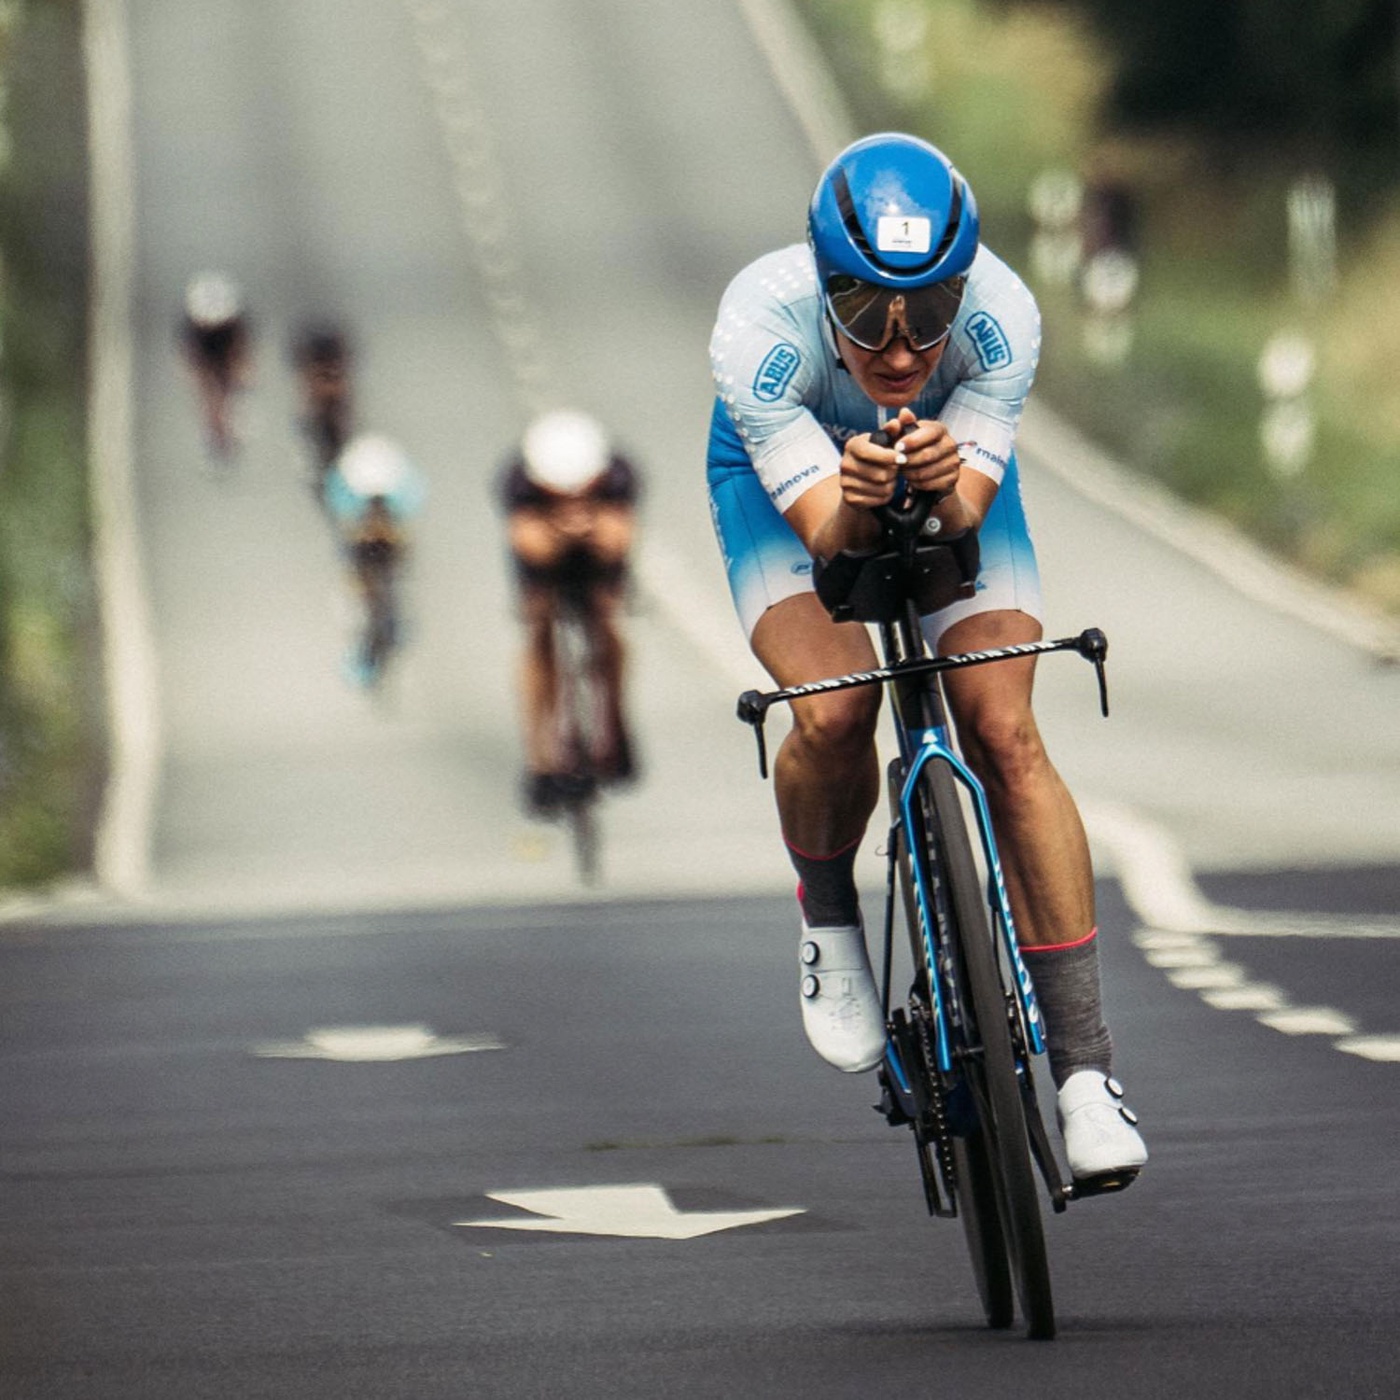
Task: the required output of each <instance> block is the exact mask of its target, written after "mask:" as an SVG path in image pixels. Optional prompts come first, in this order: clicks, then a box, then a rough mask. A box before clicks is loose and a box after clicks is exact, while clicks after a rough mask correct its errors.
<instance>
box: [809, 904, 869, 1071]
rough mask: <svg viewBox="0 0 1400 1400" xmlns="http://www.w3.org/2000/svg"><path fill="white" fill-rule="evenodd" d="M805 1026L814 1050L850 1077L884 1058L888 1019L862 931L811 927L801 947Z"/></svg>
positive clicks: (858, 929) (857, 929)
mask: <svg viewBox="0 0 1400 1400" xmlns="http://www.w3.org/2000/svg"><path fill="white" fill-rule="evenodd" d="M798 957H799V959H800V960H801V965H802V983H801V991H802V1027H803V1029H804V1030H805V1031H806V1032H807V1039H808V1040H810V1041H811V1042H812V1048H813V1049H814V1050H815V1051H816V1052H817V1054H819V1055H820V1056H821V1057H822V1059H824V1060H826V1061H827V1063H828V1064H833V1065H835V1066H836V1068H837V1069H841V1070H845V1071H846V1073H847V1074H859V1073H860V1072H861V1071H862V1070H867V1069H874V1068H875V1066H876V1065H878V1064H879V1063H880V1061H881V1059H882V1058H883V1057H884V1053H885V1016H884V1011H883V1009H882V1007H881V1004H880V996H879V993H878V992H877V991H876V990H875V975H874V973H872V972H871V970H870V955H869V953H867V952H866V948H865V933H864V931H863V930H861V929H860V928H808V926H807V924H806V922H805V920H804V922H803V924H802V942H801V944H800V945H799V947H798Z"/></svg>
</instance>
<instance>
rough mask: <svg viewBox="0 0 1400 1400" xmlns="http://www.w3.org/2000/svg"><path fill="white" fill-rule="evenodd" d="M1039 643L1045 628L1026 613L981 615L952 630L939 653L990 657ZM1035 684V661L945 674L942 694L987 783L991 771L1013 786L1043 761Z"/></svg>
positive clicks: (997, 663) (1018, 660)
mask: <svg viewBox="0 0 1400 1400" xmlns="http://www.w3.org/2000/svg"><path fill="white" fill-rule="evenodd" d="M1040 637H1041V626H1040V623H1039V622H1038V621H1037V620H1036V619H1035V618H1033V617H1028V616H1027V615H1026V614H1025V613H1020V612H1010V611H1002V612H989V613H979V614H977V615H976V616H974V617H969V618H964V619H963V620H962V621H961V622H959V623H957V624H955V625H954V626H953V627H950V628H949V629H948V631H947V632H945V633H944V635H943V638H942V642H941V645H940V650H941V651H942V652H943V653H944V654H945V655H952V654H953V653H955V652H964V651H986V650H990V649H991V648H993V647H1003V646H1016V645H1019V644H1021V643H1024V642H1035V641H1039V640H1040ZM1034 682H1035V658H1034V657H1033V656H1023V657H1017V658H1016V659H1014V660H1010V661H994V662H990V663H989V664H987V665H985V666H969V667H967V668H965V669H963V670H959V671H948V672H945V673H944V676H943V690H944V694H945V695H946V696H947V697H948V704H949V707H950V708H951V710H952V712H953V718H954V720H955V722H956V723H957V726H958V735H959V738H960V739H961V740H962V744H963V748H964V751H965V752H966V755H967V758H968V760H969V761H970V762H971V763H972V765H973V767H974V768H976V769H978V770H979V772H980V773H981V775H982V776H983V777H984V778H986V777H988V776H990V773H989V766H991V767H995V768H996V769H997V770H999V771H1000V772H1001V773H1002V774H1003V776H1005V777H1006V778H1007V780H1011V779H1013V778H1014V777H1015V775H1016V773H1018V772H1020V771H1022V770H1023V769H1025V768H1027V767H1034V766H1035V765H1037V764H1038V763H1039V762H1040V761H1041V759H1042V758H1043V756H1044V748H1043V746H1042V744H1041V740H1040V734H1039V731H1038V729H1037V727H1036V722H1035V716H1034V714H1033V712H1032V709H1031V691H1032V687H1033V685H1034Z"/></svg>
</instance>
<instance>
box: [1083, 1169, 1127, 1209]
mask: <svg viewBox="0 0 1400 1400" xmlns="http://www.w3.org/2000/svg"><path fill="white" fill-rule="evenodd" d="M1139 1170H1140V1169H1139V1168H1137V1167H1125V1168H1124V1169H1123V1170H1122V1171H1113V1172H1100V1173H1099V1174H1098V1175H1097V1176H1081V1177H1076V1178H1075V1180H1074V1181H1072V1182H1071V1183H1070V1187H1069V1192H1070V1198H1071V1199H1072V1200H1076V1201H1077V1200H1079V1199H1081V1198H1082V1197H1085V1196H1109V1195H1112V1194H1113V1192H1115V1191H1126V1190H1127V1189H1128V1187H1130V1186H1131V1185H1132V1184H1133V1182H1135V1181H1136V1180H1137V1179H1138V1172H1139Z"/></svg>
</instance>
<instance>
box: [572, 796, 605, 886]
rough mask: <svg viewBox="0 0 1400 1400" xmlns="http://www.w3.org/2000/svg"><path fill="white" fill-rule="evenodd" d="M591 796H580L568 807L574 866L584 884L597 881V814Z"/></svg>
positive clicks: (598, 843)
mask: <svg viewBox="0 0 1400 1400" xmlns="http://www.w3.org/2000/svg"><path fill="white" fill-rule="evenodd" d="M594 801H595V799H594V798H593V797H592V796H588V797H585V798H581V799H580V800H579V801H577V802H574V803H572V804H571V805H570V807H569V830H570V832H571V833H572V835H573V846H574V868H575V870H576V871H577V872H578V877H579V880H580V881H581V882H582V883H583V884H585V885H593V884H596V883H597V881H598V873H599V859H598V858H599V847H600V845H601V842H600V841H599V833H598V816H597V813H596V812H595V811H594V810H593V809H594Z"/></svg>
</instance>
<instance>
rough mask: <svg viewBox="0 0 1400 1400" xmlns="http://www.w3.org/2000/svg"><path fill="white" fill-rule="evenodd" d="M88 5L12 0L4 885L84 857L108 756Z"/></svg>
mask: <svg viewBox="0 0 1400 1400" xmlns="http://www.w3.org/2000/svg"><path fill="white" fill-rule="evenodd" d="M80 10H81V7H80V5H79V4H77V3H76V0H26V3H19V4H16V3H11V4H8V5H5V6H3V7H0V73H3V78H4V99H5V100H4V112H3V129H4V143H3V146H4V159H3V165H2V166H0V258H3V274H4V275H3V285H0V338H2V339H0V432H2V434H3V435H2V436H0V886H8V887H14V886H33V885H39V884H43V883H46V882H49V881H52V880H55V879H57V878H59V877H61V876H63V875H65V874H67V873H69V872H71V871H73V870H75V869H80V868H82V867H84V866H85V865H87V864H88V863H89V861H90V858H91V843H92V825H93V820H92V819H93V813H94V811H95V809H96V803H97V800H98V796H99V784H100V776H101V771H102V765H103V741H102V725H101V718H100V716H101V696H100V685H99V669H98V643H97V636H98V632H97V620H96V619H97V613H96V600H95V596H94V591H93V580H92V574H91V569H90V551H89V543H90V541H89V516H88V496H87V467H86V442H85V420H84V402H85V394H84V388H85V369H86V366H85V353H84V345H85V325H86V319H85V318H86V298H87V273H86V265H87V254H86V247H87V242H86V166H85V161H86V156H85V141H86V134H85V131H84V127H83V113H82V108H81V103H75V102H74V101H73V94H74V93H75V92H77V93H81V92H82V90H83V74H82V67H81V61H80V48H79V35H80V30H79V24H80V20H81V13H80Z"/></svg>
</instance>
